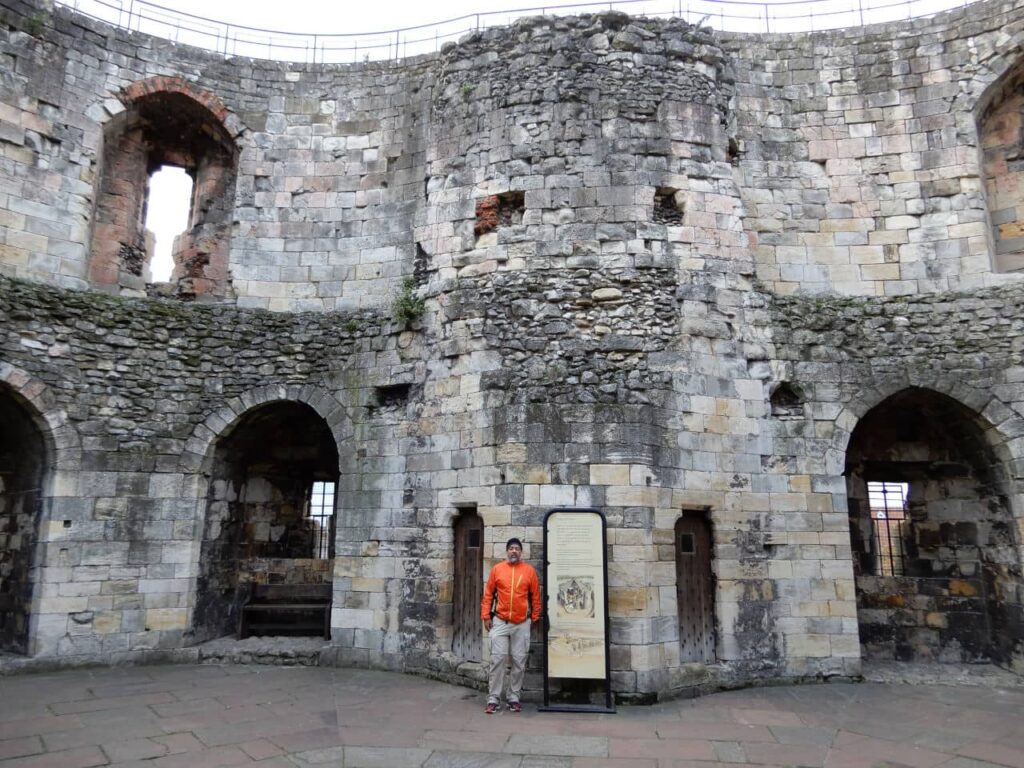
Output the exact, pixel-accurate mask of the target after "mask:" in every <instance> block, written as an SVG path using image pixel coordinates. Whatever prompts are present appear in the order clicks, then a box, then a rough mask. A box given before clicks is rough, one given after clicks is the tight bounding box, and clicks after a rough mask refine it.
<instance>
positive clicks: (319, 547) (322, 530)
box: [309, 482, 334, 560]
mask: <svg viewBox="0 0 1024 768" xmlns="http://www.w3.org/2000/svg"><path fill="white" fill-rule="evenodd" d="M333 518H334V483H324V482H315V483H313V487H312V488H311V489H310V491H309V519H310V520H311V521H312V522H313V557H315V558H319V559H321V560H323V559H326V558H328V557H330V556H331V528H332V525H331V522H332V521H333Z"/></svg>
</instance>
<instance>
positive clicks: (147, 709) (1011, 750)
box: [0, 665, 1024, 768]
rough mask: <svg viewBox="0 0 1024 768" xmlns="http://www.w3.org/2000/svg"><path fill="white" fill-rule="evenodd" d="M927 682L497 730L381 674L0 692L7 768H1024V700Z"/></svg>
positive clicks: (105, 679) (99, 683)
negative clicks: (1023, 722) (232, 767)
mask: <svg viewBox="0 0 1024 768" xmlns="http://www.w3.org/2000/svg"><path fill="white" fill-rule="evenodd" d="M914 677H915V680H916V681H917V682H915V683H914V684H909V683H907V682H906V681H905V679H904V678H903V677H900V676H898V675H895V674H890V675H889V677H888V678H887V679H885V680H882V681H880V682H867V683H860V684H856V683H833V684H822V685H802V686H794V687H771V688H759V689H747V690H742V691H730V692H725V693H718V694H714V695H710V696H706V697H704V698H701V699H694V700H687V701H674V702H666V703H662V704H656V705H654V706H650V707H620V709H619V711H618V712H617V713H615V714H593V713H591V714H569V713H542V712H538V711H537V708H536V706H535V705H533V704H527V705H526V707H525V709H524V711H523V712H522V713H520V714H515V713H512V712H509V711H507V710H502V711H500V712H499V713H497V714H495V715H486V714H484V712H483V707H484V703H485V701H484V696H483V695H482V694H479V693H476V692H473V691H468V690H466V689H464V688H459V687H456V686H452V685H447V684H445V683H439V682H436V681H431V680H425V679H422V678H418V677H412V676H406V675H399V674H393V673H387V672H374V671H368V670H348V669H335V668H316V667H267V666H244V665H225V666H213V665H203V666H164V667H161V666H153V667H135V668H131V667H129V668H117V669H109V670H104V669H90V670H68V671H63V672H54V673H46V674H26V675H19V676H13V677H2V678H0V768H46V767H47V766H52V767H53V768H92V767H93V766H116V768H227V767H229V766H242V767H243V768H247V767H250V766H259V768H313V767H314V766H316V767H319V766H329V767H330V768H715V766H732V767H733V768H737V767H738V766H742V765H756V766H780V767H781V766H807V767H808V768H894V767H896V766H911V767H912V768H939V767H940V766H941V768H988V767H990V766H991V767H996V768H1024V729H1022V728H1021V721H1022V716H1024V687H1021V686H1019V685H1015V684H1014V682H1013V681H1012V680H1010V681H1009V684H1005V685H1004V683H1006V682H1007V681H1006V680H1005V679H1004V678H999V677H992V676H989V677H986V678H985V679H984V680H983V681H981V682H982V683H983V684H979V680H978V676H977V675H975V676H969V677H964V676H958V677H955V678H954V679H953V682H954V684H952V685H950V684H949V682H950V681H949V678H948V676H946V677H945V678H944V679H943V681H942V682H943V683H944V684H943V685H936V684H934V682H935V681H934V678H935V677H936V675H933V679H932V680H931V681H928V682H923V680H924V679H925V678H924V677H923V675H921V674H916V675H915V676H914Z"/></svg>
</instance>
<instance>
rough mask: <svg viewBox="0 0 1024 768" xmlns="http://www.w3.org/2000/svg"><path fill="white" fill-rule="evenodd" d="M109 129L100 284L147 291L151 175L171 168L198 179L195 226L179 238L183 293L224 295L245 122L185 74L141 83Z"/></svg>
mask: <svg viewBox="0 0 1024 768" xmlns="http://www.w3.org/2000/svg"><path fill="white" fill-rule="evenodd" d="M117 98H118V100H119V101H120V102H121V104H122V105H123V106H124V109H123V110H122V111H120V112H119V113H118V114H116V115H114V116H113V117H112V118H111V119H110V120H109V121H108V122H107V124H106V125H105V126H104V127H103V138H102V152H101V157H102V162H101V171H100V173H99V175H98V176H97V189H96V199H95V206H94V215H93V222H92V244H91V251H90V257H89V280H90V282H91V283H92V285H93V286H94V287H101V288H102V287H106V288H109V289H111V290H115V289H120V290H136V291H138V290H141V289H142V288H143V287H144V285H145V283H146V282H147V281H148V277H149V261H150V258H151V256H152V253H151V251H152V238H151V237H150V235H149V233H148V232H147V230H146V229H145V213H146V207H147V204H148V199H147V198H148V186H149V177H150V174H151V173H152V172H154V171H155V170H157V169H158V168H159V167H161V166H163V165H173V166H178V167H181V168H183V169H184V170H185V171H186V172H187V173H188V174H189V175H190V176H191V177H192V179H193V190H192V202H191V210H190V214H189V223H188V228H187V229H186V230H185V231H184V232H183V233H182V234H181V235H179V236H178V237H177V238H176V239H175V248H174V254H173V257H174V272H173V274H172V278H171V279H172V281H174V282H175V283H176V287H177V291H178V293H179V294H182V295H189V296H194V295H210V296H224V295H227V293H228V291H229V276H228V253H229V246H230V237H231V227H232V218H233V207H234V189H235V178H236V173H237V166H238V156H239V148H238V144H237V141H236V139H237V138H238V136H239V135H240V134H241V132H242V129H241V124H240V123H239V121H238V119H237V118H236V117H234V116H233V115H232V114H231V113H230V112H228V110H227V108H226V107H225V106H224V104H223V103H222V102H221V101H220V99H218V98H217V97H216V96H215V95H213V94H211V93H209V92H208V91H205V90H203V89H202V88H199V87H198V86H196V85H194V84H192V83H189V82H187V81H185V80H183V79H182V78H180V77H166V76H158V77H151V78H148V79H146V80H141V81H138V82H135V83H131V84H130V85H128V86H127V87H125V88H123V89H122V90H121V91H120V92H119V93H118V94H117Z"/></svg>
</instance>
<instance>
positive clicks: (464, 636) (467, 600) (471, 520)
mask: <svg viewBox="0 0 1024 768" xmlns="http://www.w3.org/2000/svg"><path fill="white" fill-rule="evenodd" d="M483 545H484V523H483V520H481V519H480V516H479V515H477V513H476V512H474V511H464V512H462V513H461V514H460V515H459V516H458V518H457V519H456V520H455V576H454V580H455V584H454V591H453V595H452V601H453V605H452V617H453V624H454V627H453V629H454V632H453V635H452V652H453V653H454V654H455V655H456V656H458V657H460V658H462V659H465V660H466V661H480V660H482V659H483V640H482V633H483V629H482V625H481V623H480V600H481V598H482V597H483V594H484V546H483Z"/></svg>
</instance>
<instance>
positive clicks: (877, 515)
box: [868, 482, 910, 576]
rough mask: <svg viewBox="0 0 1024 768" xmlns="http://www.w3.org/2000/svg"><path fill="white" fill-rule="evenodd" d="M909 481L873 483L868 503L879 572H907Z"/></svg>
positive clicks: (899, 573) (871, 483)
mask: <svg viewBox="0 0 1024 768" xmlns="http://www.w3.org/2000/svg"><path fill="white" fill-rule="evenodd" d="M909 489H910V484H909V483H890V482H869V483H868V505H869V508H870V510H871V527H872V529H873V534H872V535H873V537H874V540H875V542H874V543H875V551H876V552H877V553H878V557H877V564H878V565H877V571H876V572H877V574H878V575H879V576H904V575H906V560H907V556H906V546H905V544H904V542H905V541H906V539H905V534H906V533H907V531H906V530H905V528H904V526H905V525H907V522H908V521H907V493H908V491H909Z"/></svg>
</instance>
